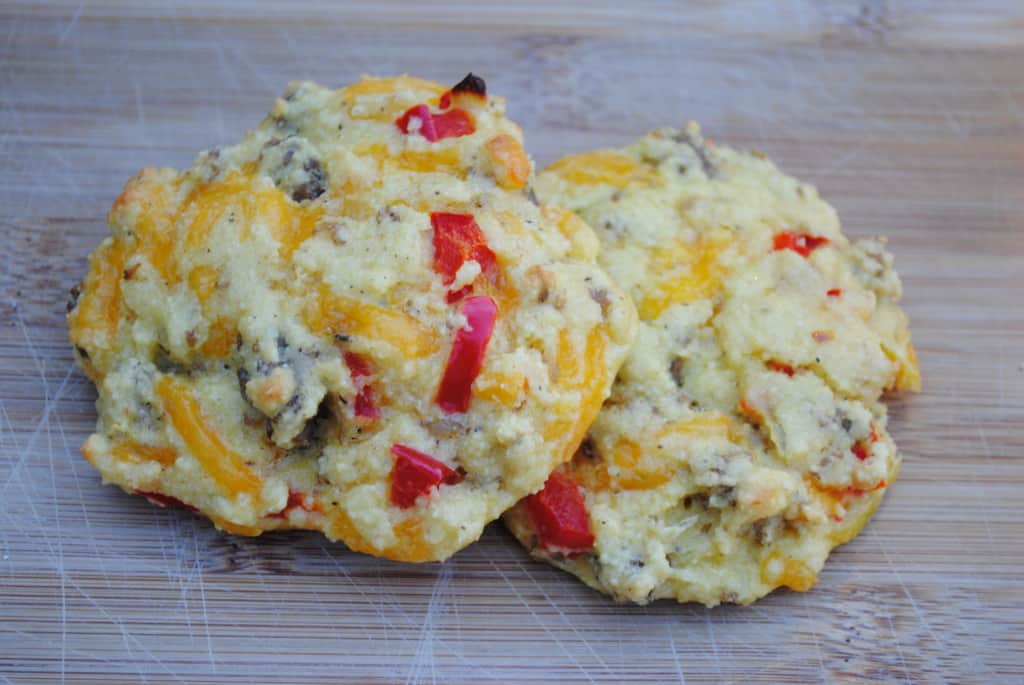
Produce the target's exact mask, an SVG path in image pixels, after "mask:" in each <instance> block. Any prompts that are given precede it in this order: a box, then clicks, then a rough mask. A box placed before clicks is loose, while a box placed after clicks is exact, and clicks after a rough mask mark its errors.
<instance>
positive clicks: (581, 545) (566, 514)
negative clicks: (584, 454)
mask: <svg viewBox="0 0 1024 685" xmlns="http://www.w3.org/2000/svg"><path fill="white" fill-rule="evenodd" d="M525 504H526V511H527V512H528V513H529V515H530V520H531V521H533V527H534V529H536V531H537V538H538V540H539V542H540V546H541V547H543V548H544V549H549V550H550V549H558V550H560V551H565V552H570V553H579V552H586V551H588V550H590V549H591V548H592V547H593V546H594V534H593V533H592V532H591V530H590V516H589V515H588V514H587V504H586V501H585V500H584V499H583V493H582V492H581V491H580V488H579V486H578V485H577V484H576V481H574V480H573V479H572V478H570V477H569V476H567V475H565V474H563V473H560V472H557V471H556V472H555V473H552V474H551V476H550V477H548V481H547V482H546V483H545V484H544V489H543V490H541V491H540V492H538V493H536V494H534V495H530V496H529V497H527V498H526V502H525Z"/></svg>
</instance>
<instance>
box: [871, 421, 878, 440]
mask: <svg viewBox="0 0 1024 685" xmlns="http://www.w3.org/2000/svg"><path fill="white" fill-rule="evenodd" d="M871 442H878V426H876V425H875V422H874V421H872V422H871Z"/></svg>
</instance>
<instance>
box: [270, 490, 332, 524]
mask: <svg viewBox="0 0 1024 685" xmlns="http://www.w3.org/2000/svg"><path fill="white" fill-rule="evenodd" d="M310 499H312V497H311V496H310V495H309V494H307V493H305V492H297V491H295V490H289V491H288V503H287V504H285V505H284V508H283V509H281V511H278V512H275V513H273V514H267V517H268V518H272V519H283V518H287V516H288V512H289V511H291V510H292V509H305V510H306V511H318V510H319V505H318V503H317V502H316V500H313V502H312V504H310V503H309V502H308V501H307V500H310Z"/></svg>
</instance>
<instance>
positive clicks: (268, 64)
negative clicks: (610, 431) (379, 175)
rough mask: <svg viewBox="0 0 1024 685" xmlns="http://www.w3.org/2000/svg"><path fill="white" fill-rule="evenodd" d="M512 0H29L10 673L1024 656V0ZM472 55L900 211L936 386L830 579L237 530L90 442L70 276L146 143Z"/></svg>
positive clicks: (864, 209) (191, 137) (750, 668)
mask: <svg viewBox="0 0 1024 685" xmlns="http://www.w3.org/2000/svg"><path fill="white" fill-rule="evenodd" d="M481 5H483V3H477V2H469V1H468V0H467V1H465V2H375V3H371V2H363V3H358V4H356V3H353V4H349V5H333V4H326V3H322V2H314V1H313V0H304V1H303V2H288V3H284V2H269V1H267V0H259V1H257V2H251V3H246V4H244V5H242V4H238V5H234V4H229V3H227V2H224V1H223V0H211V1H208V2H202V1H199V0H195V1H194V2H190V3H168V2H160V3H153V4H150V5H135V4H127V3H116V2H89V3H79V2H56V1H55V2H43V3H37V2H21V1H13V2H12V1H11V0H8V1H7V2H4V3H3V4H2V5H0V160H2V161H0V230H2V234H0V235H2V238H3V241H2V243H0V264H2V267H0V324H2V325H0V513H2V516H0V682H3V683H7V682H13V683H28V682H40V683H53V682H58V681H60V682H63V681H67V682H95V683H112V682H122V681H126V682H134V681H145V682H184V683H229V682H238V683H256V682H273V683H298V682H302V683H319V682H342V681H350V682H359V683H383V682H417V683H419V682H431V683H434V682H441V683H449V682H466V683H478V682H498V683H518V682H526V681H534V682H551V681H558V682H609V683H612V682H635V681H642V682H671V681H679V682H684V681H685V682H690V683H693V682H701V681H719V682H729V681H731V682H765V683H779V682H794V683H807V682H835V681H841V680H848V679H849V680H853V679H857V678H866V679H873V680H877V681H883V682H897V681H899V682H979V683H996V682H1024V638H1022V635H1024V582H1022V579H1021V573H1022V571H1021V569H1022V568H1024V523H1022V517H1021V503H1022V501H1024V493H1022V487H1024V6H1022V4H1021V3H1020V2H1019V1H1017V0H1006V1H1005V2H971V3H954V2H943V3H927V2H903V3H887V2H881V1H878V2H875V1H871V2H856V3H849V2H829V3H819V2H815V1H814V0H804V1H792V2H782V3H775V2H763V3H758V2H701V3H694V4H693V5H691V6H689V7H682V6H677V5H676V4H674V3H657V2H642V3H640V2H620V3H600V4H599V5H598V4H591V3H586V2H553V1H530V2H527V1H525V0H523V1H520V2H516V3H499V4H486V5H483V6H481ZM469 70H472V71H474V72H476V73H478V74H481V75H483V76H485V77H486V78H487V81H488V84H489V85H490V87H491V90H492V92H495V93H498V94H502V95H505V96H506V97H507V98H508V108H509V112H510V114H511V116H512V117H513V118H514V119H515V120H517V121H519V122H520V123H521V124H522V125H523V127H524V129H525V131H526V136H527V143H528V147H529V149H530V150H531V152H532V154H533V155H534V156H535V158H536V160H537V162H538V163H540V164H544V163H547V162H550V161H552V160H554V159H555V158H556V157H558V156H559V155H562V154H565V153H568V152H575V151H581V150H585V149H588V148H592V147H597V146H602V145H616V144H621V143H624V142H626V141H628V140H630V139H632V138H634V137H636V136H638V135H640V134H641V133H643V132H645V131H647V130H648V129H651V128H654V127H657V126H662V125H668V124H676V125H678V124H682V123H683V122H684V121H685V120H686V119H687V118H695V119H698V120H700V121H702V122H703V124H704V127H705V130H706V132H707V134H708V135H710V136H712V137H714V138H715V139H717V140H720V141H723V142H728V143H732V144H735V145H739V146H752V147H757V148H760V149H762V150H765V151H767V152H768V153H769V154H770V155H772V156H773V157H774V158H775V159H776V160H777V161H778V162H779V163H780V164H781V165H782V166H783V167H784V168H785V169H786V170H788V171H789V172H791V173H793V174H795V175H797V176H800V177H801V178H804V179H806V180H808V181H811V182H813V183H815V184H817V185H818V186H819V187H820V189H821V190H822V192H823V194H824V195H825V197H826V198H828V199H829V200H831V201H832V202H833V203H834V204H835V205H836V207H837V208H838V209H839V212H840V215H841V216H842V217H843V220H844V225H845V228H846V230H847V232H848V233H849V234H850V235H852V236H863V235H868V234H876V233H884V234H887V235H888V236H890V238H891V243H890V245H891V249H892V251H893V252H894V253H895V255H896V259H897V265H898V268H899V271H900V273H901V274H902V275H903V279H904V283H905V289H906V307H907V310H908V311H909V313H910V316H911V317H912V319H913V333H914V339H915V341H916V342H917V346H918V350H919V351H920V355H921V361H922V366H923V371H924V378H925V391H924V392H923V393H922V394H921V395H918V396H914V397H901V398H897V399H894V401H893V403H892V423H891V427H892V431H893V433H894V434H895V436H896V438H897V440H898V441H899V443H900V445H901V447H902V448H903V450H904V452H905V453H906V460H905V465H904V469H903V475H902V477H901V479H900V480H899V482H897V483H896V485H895V486H894V487H893V488H892V490H891V492H890V494H889V496H888V499H887V500H886V502H885V504H884V506H883V507H882V509H881V510H880V512H879V513H878V515H877V517H876V518H875V520H874V521H873V522H872V523H871V525H870V526H869V527H868V529H867V530H866V531H865V533H864V534H863V535H862V536H861V537H860V538H858V539H857V540H855V541H854V542H852V543H851V544H849V545H847V546H846V547H844V548H842V549H841V550H839V551H837V552H836V553H835V554H834V555H833V558H832V560H831V561H830V563H829V565H828V566H827V568H826V569H825V571H824V573H823V574H822V576H821V582H820V584H819V585H818V586H817V587H816V588H814V589H813V590H812V591H811V592H808V593H806V594H796V593H792V592H779V593H777V594H775V595H772V596H771V597H769V598H767V599H765V600H764V601H761V602H759V603H757V604H756V605H754V606H751V607H748V608H741V607H720V608H718V609H714V610H705V609H704V608H702V607H695V606H692V605H686V606H679V605H676V604H671V603H659V604H656V605H653V606H649V607H646V608H638V607H631V606H617V605H615V604H612V603H611V602H609V601H608V600H606V599H605V598H604V597H602V596H600V595H597V594H595V593H593V592H591V591H589V590H588V589H586V588H585V587H583V586H582V585H581V584H580V583H578V582H577V581H575V580H574V579H573V578H571V577H569V576H567V575H564V574H562V573H560V572H558V571H555V570H553V569H551V568H548V567H547V566H545V565H543V564H541V563H538V562H535V561H532V560H530V559H529V558H528V557H527V556H526V555H525V554H524V553H523V552H522V551H521V550H520V549H519V548H518V547H517V545H516V544H514V542H513V541H512V540H511V538H510V537H509V536H508V535H507V534H506V533H505V532H504V531H502V530H501V529H500V527H498V526H492V529H491V530H489V532H488V533H487V534H486V535H485V536H484V538H483V540H482V541H481V542H480V543H479V544H477V545H474V546H472V547H471V548H469V549H467V550H465V551H464V552H462V553H460V554H459V555H457V556H456V557H455V558H454V559H452V560H451V561H449V562H448V563H445V564H431V565H421V566H407V565H400V564H395V563H390V562H386V561H379V560H376V559H370V558H367V557H364V556H360V555H356V554H353V553H350V552H348V551H346V550H345V549H343V548H342V547H341V546H339V545H331V544H328V543H326V542H325V541H324V540H323V539H321V538H320V537H318V536H316V535H313V534H300V533H295V534H281V535H268V536H265V537H264V538H261V539H241V538H235V537H231V536H228V535H224V534H221V533H219V532H217V531H215V530H214V529H213V528H212V527H211V526H210V525H209V524H207V523H206V522H205V521H202V520H200V519H197V518H194V517H193V516H191V515H190V514H188V513H183V512H179V511H164V510H159V509H156V508H154V507H152V506H150V505H148V504H147V503H146V502H145V501H142V500H141V499H139V498H131V497H128V496H126V495H124V494H122V493H121V492H120V491H118V490H116V489H114V488H110V487H103V486H101V485H100V483H99V478H98V476H97V475H96V474H95V473H94V472H93V471H92V469H91V468H90V467H89V466H88V465H87V464H86V463H85V462H84V461H83V460H82V459H81V458H80V456H79V454H78V445H79V444H80V442H81V441H82V439H83V437H84V436H85V435H86V434H87V432H88V431H89V430H90V428H91V426H92V425H93V422H94V420H95V414H94V411H93V406H92V402H93V399H94V393H93V390H92V389H91V387H90V385H89V383H88V382H87V381H86V380H85V378H84V377H83V376H82V375H81V374H80V373H79V372H78V371H77V370H76V369H75V367H74V365H73V364H72V360H71V355H70V353H69V349H68V344H67V342H66V340H65V332H64V324H63V312H64V302H65V296H66V292H67V290H68V288H70V287H71V286H72V285H73V284H74V283H75V282H76V280H77V279H78V278H79V277H80V276H81V275H82V274H83V273H84V269H85V257H86V255H87V253H88V252H89V251H90V250H91V249H92V248H93V247H94V246H95V245H96V244H97V243H98V242H99V241H100V240H101V239H102V237H103V236H104V235H105V233H106V227H105V214H106V211H107V209H108V208H109V206H110V203H111V202H112V200H113V199H114V197H116V195H117V194H118V192H119V191H120V188H121V185H122V183H123V182H124V181H125V180H126V179H127V178H128V177H129V176H131V175H132V174H133V173H135V171H136V170H138V169H139V168H140V167H143V166H146V165H169V166H176V167H182V166H186V165H188V164H189V163H190V160H191V158H192V157H193V155H194V154H195V153H196V152H197V151H199V150H200V149H202V148H205V147H209V146H214V145H219V144H222V143H227V142H232V141H234V140H236V139H237V138H238V137H239V136H240V135H241V133H242V132H243V131H244V130H245V129H246V128H247V127H250V126H252V125H254V124H256V122H258V121H259V119H260V118H261V117H262V115H263V114H264V112H266V111H267V110H268V109H269V107H270V105H271V102H272V99H273V98H274V97H275V96H276V95H278V94H280V93H281V92H282V91H283V90H284V87H285V84H286V82H287V81H289V80H291V79H299V78H311V79H316V80H318V81H321V82H323V83H326V84H330V85H334V86H337V85H341V84H345V83H348V82H351V81H353V80H354V79H356V78H357V77H358V76H359V75H360V74H361V73H374V74H394V73H398V72H406V71H407V72H412V73H415V74H417V75H421V76H425V77H429V78H435V79H438V80H440V81H445V82H454V81H456V80H458V79H459V78H461V77H462V76H463V75H464V74H465V72H467V71H469Z"/></svg>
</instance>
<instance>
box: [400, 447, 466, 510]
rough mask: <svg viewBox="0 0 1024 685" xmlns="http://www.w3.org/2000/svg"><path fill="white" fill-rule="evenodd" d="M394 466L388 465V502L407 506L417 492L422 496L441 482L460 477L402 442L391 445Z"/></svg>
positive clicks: (453, 481)
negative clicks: (389, 475) (389, 473)
mask: <svg viewBox="0 0 1024 685" xmlns="http://www.w3.org/2000/svg"><path fill="white" fill-rule="evenodd" d="M391 453H392V454H394V455H395V465H394V466H393V467H392V468H391V503H392V504H394V505H395V506H396V507H400V508H402V509H408V508H409V507H411V506H413V505H415V504H416V500H417V498H419V496H420V495H425V494H427V493H428V492H430V491H431V490H432V489H434V488H436V487H439V486H440V485H441V484H442V483H447V484H448V485H454V484H455V483H458V482H459V481H460V480H462V476H461V475H459V473H458V472H457V471H455V470H453V469H451V468H450V467H448V465H447V464H443V463H441V462H439V461H438V460H437V459H434V458H433V457H432V456H430V455H429V454H424V453H423V452H420V451H419V450H414V449H413V448H411V447H406V446H405V445H398V444H395V445H392V446H391Z"/></svg>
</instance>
